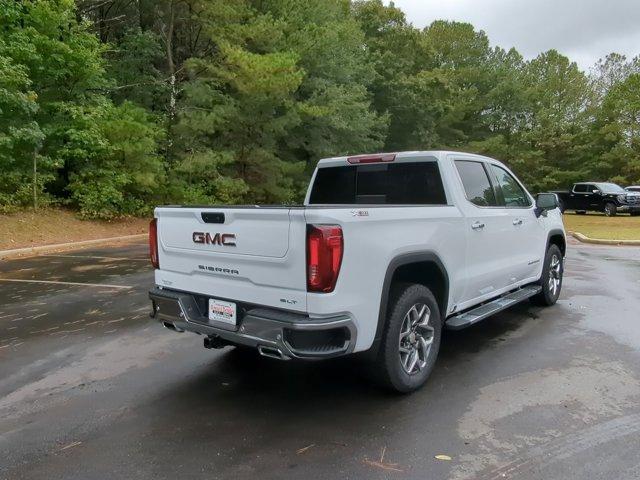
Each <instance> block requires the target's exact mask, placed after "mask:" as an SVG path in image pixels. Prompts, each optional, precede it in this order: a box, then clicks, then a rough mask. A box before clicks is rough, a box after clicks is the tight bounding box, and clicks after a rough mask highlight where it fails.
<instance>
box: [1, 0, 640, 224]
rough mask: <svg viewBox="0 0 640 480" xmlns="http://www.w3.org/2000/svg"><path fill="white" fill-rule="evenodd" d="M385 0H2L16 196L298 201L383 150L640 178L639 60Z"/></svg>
mask: <svg viewBox="0 0 640 480" xmlns="http://www.w3.org/2000/svg"><path fill="white" fill-rule="evenodd" d="M386 3H387V2H385V3H383V1H382V0H356V1H350V0H312V1H309V0H231V1H230V0H207V1H202V0H179V1H178V0H157V1H151V0H140V1H138V2H131V1H129V0H113V1H110V2H107V3H105V2H104V1H102V0H83V1H82V2H78V4H77V5H75V4H74V2H73V1H72V0H25V1H22V2H14V1H11V0H0V210H10V209H16V208H20V207H23V206H26V205H31V204H36V203H37V204H40V205H41V204H43V203H46V202H48V201H58V202H66V203H70V204H73V205H75V206H76V207H77V208H78V210H79V211H80V213H81V215H83V216H85V217H100V218H112V217H115V216H120V215H143V214H148V213H149V212H150V211H151V209H152V207H153V205H155V204H157V203H162V202H171V203H224V204H234V203H242V202H245V203H258V202H260V203H273V202H278V203H280V202H296V201H300V200H301V199H302V197H303V194H304V190H305V187H306V183H307V181H308V178H309V175H310V173H311V171H312V169H313V167H314V165H315V162H316V161H317V160H318V159H319V158H321V157H327V156H335V155H344V154H350V153H364V152H373V151H380V150H387V151H400V150H417V149H431V148H434V149H435V148H443V149H460V150H471V151H475V152H479V153H484V154H488V155H492V156H495V157H496V158H499V159H501V160H503V161H505V162H506V163H507V164H509V165H510V166H511V167H512V168H513V169H514V170H515V171H516V173H518V175H519V176H520V177H521V178H522V179H523V180H524V182H525V183H526V184H527V186H528V187H529V188H531V189H532V190H534V191H540V190H545V189H551V188H562V187H567V186H568V185H569V184H570V183H572V182H574V181H578V180H586V179H590V180H612V181H616V182H619V183H621V184H627V183H640V127H638V125H640V98H639V95H640V93H639V92H640V57H636V58H634V59H631V60H628V59H627V58H626V57H624V56H622V55H619V54H615V53H613V54H610V55H608V56H607V57H606V58H604V59H602V60H600V61H599V62H598V63H597V64H596V65H595V67H594V69H593V70H592V71H591V73H590V74H589V75H586V74H585V73H584V72H582V71H580V69H579V68H578V67H577V65H576V64H575V63H573V62H571V61H570V60H569V59H568V58H566V57H565V56H563V55H561V54H560V53H558V52H556V51H555V50H550V51H548V52H544V53H542V54H540V55H539V56H538V57H536V58H534V59H531V60H525V59H524V58H523V57H522V56H521V55H520V54H519V53H518V52H517V51H516V50H514V49H511V50H509V51H506V50H503V49H501V48H499V47H491V45H490V42H489V39H488V38H487V36H486V34H485V33H484V32H482V31H478V30H476V29H475V28H474V27H473V26H472V25H470V24H467V23H460V22H451V21H443V20H439V21H435V22H433V23H432V24H431V25H429V26H427V27H426V28H424V29H422V30H420V29H417V28H415V27H414V26H412V25H411V24H410V23H408V22H407V20H406V17H405V15H404V13H403V12H402V11H401V10H400V9H398V8H397V7H395V6H394V5H393V3H389V4H386ZM85 19H86V20H85ZM34 166H35V173H34Z"/></svg>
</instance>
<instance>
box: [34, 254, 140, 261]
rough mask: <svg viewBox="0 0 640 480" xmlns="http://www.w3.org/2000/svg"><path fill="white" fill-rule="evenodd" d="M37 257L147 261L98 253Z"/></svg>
mask: <svg viewBox="0 0 640 480" xmlns="http://www.w3.org/2000/svg"><path fill="white" fill-rule="evenodd" d="M38 256H39V257H60V258H95V259H98V260H115V261H123V262H124V261H128V260H131V261H133V262H148V261H149V259H148V258H135V257H101V256H98V255H38Z"/></svg>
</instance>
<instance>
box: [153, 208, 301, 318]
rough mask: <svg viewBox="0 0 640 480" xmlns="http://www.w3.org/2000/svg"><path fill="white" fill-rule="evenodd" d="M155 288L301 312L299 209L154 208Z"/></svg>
mask: <svg viewBox="0 0 640 480" xmlns="http://www.w3.org/2000/svg"><path fill="white" fill-rule="evenodd" d="M155 214H156V217H157V218H158V247H159V259H160V269H159V270H156V284H158V285H160V286H163V287H168V288H172V289H176V290H182V291H187V292H192V293H200V294H203V295H208V296H212V297H216V298H220V299H223V300H224V299H227V300H235V301H242V302H248V303H255V304H259V305H269V306H273V307H280V308H287V309H293V310H300V311H304V310H305V309H306V267H305V265H306V260H305V220H304V210H303V209H302V208H289V207H273V208H263V207H246V208H243V207H231V208H197V207H193V208H172V207H165V208H158V209H156V212H155Z"/></svg>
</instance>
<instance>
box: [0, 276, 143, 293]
mask: <svg viewBox="0 0 640 480" xmlns="http://www.w3.org/2000/svg"><path fill="white" fill-rule="evenodd" d="M0 282H14V283H47V284H53V285H75V286H78V287H104V288H119V289H122V290H129V289H132V288H133V287H130V286H128V285H107V284H104V283H78V282H59V281H53V280H22V279H20V280H19V279H17V278H0Z"/></svg>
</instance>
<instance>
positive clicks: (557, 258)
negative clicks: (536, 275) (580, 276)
mask: <svg viewBox="0 0 640 480" xmlns="http://www.w3.org/2000/svg"><path fill="white" fill-rule="evenodd" d="M563 274H564V259H563V258H562V252H561V251H560V249H559V248H558V246H557V245H551V246H550V247H549V249H548V250H547V254H546V255H545V258H544V265H543V267H542V276H541V277H540V286H541V287H542V291H541V292H540V293H538V294H537V295H535V296H533V297H531V301H532V302H533V303H535V304H536V305H541V306H545V307H548V306H551V305H553V304H555V303H556V302H557V301H558V297H559V296H560V290H561V289H562V276H563Z"/></svg>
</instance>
